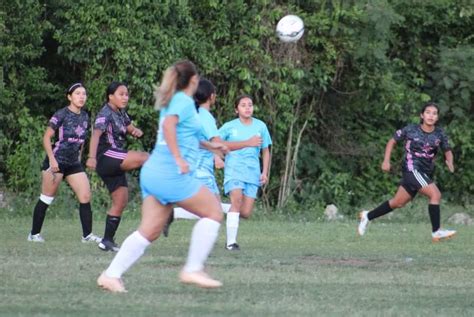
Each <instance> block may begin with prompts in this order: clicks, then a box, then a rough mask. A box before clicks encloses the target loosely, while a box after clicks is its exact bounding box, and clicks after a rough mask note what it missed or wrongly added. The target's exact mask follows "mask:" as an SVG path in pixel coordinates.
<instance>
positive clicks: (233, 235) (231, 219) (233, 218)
mask: <svg viewBox="0 0 474 317" xmlns="http://www.w3.org/2000/svg"><path fill="white" fill-rule="evenodd" d="M230 183H231V184H232V183H234V182H232V181H231V182H230ZM239 184H240V183H234V185H233V186H231V187H229V186H230V185H229V184H227V188H225V190H226V192H227V193H229V197H230V209H229V212H227V217H226V245H225V247H226V249H227V250H229V251H238V250H240V247H239V245H238V244H237V234H238V232H239V222H240V210H241V209H242V203H243V200H244V194H243V184H240V185H242V186H241V187H238V186H239ZM224 187H226V186H225V185H224Z"/></svg>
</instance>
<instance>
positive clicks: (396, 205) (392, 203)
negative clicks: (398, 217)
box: [389, 200, 406, 209]
mask: <svg viewBox="0 0 474 317" xmlns="http://www.w3.org/2000/svg"><path fill="white" fill-rule="evenodd" d="M389 205H390V207H391V208H392V209H398V208H402V207H404V206H405V205H406V202H405V201H398V200H391V201H390V202H389Z"/></svg>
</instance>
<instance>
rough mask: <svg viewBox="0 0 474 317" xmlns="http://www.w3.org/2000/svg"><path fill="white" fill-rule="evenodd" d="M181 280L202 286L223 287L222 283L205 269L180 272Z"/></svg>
mask: <svg viewBox="0 0 474 317" xmlns="http://www.w3.org/2000/svg"><path fill="white" fill-rule="evenodd" d="M179 280H180V281H181V283H185V284H194V285H197V286H199V287H202V288H217V287H221V286H222V283H221V282H219V281H218V280H215V279H213V278H211V277H210V276H209V275H207V274H206V273H205V272H204V271H198V272H185V271H181V273H179Z"/></svg>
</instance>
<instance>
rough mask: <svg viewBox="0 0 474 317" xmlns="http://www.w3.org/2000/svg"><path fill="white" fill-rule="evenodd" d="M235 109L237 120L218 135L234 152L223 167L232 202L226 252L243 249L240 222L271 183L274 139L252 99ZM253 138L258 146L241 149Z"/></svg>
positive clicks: (245, 97)
mask: <svg viewBox="0 0 474 317" xmlns="http://www.w3.org/2000/svg"><path fill="white" fill-rule="evenodd" d="M234 108H235V112H236V114H237V115H238V118H236V119H234V120H232V121H229V122H227V123H225V124H224V125H223V126H222V127H221V128H220V129H219V135H220V137H221V139H222V140H223V141H225V144H226V145H227V146H228V147H229V149H230V150H231V152H230V153H229V154H228V155H227V156H226V158H225V167H224V192H225V193H226V194H228V195H229V196H230V201H231V206H230V209H229V212H228V213H227V220H226V227H227V242H226V249H227V250H233V251H236V250H240V247H239V245H238V244H237V233H238V230H239V219H240V217H242V218H245V219H247V218H249V217H250V215H251V214H252V210H253V205H254V202H255V199H256V198H257V192H258V189H259V187H260V186H261V185H264V184H266V183H267V182H268V172H269V166H270V148H269V147H270V145H271V144H272V140H271V137H270V133H269V132H268V129H267V126H266V124H265V123H264V122H263V121H261V120H258V119H256V118H254V117H252V115H253V101H252V98H251V97H250V96H248V95H242V96H239V97H238V98H237V100H236V101H235V104H234ZM252 138H253V139H254V140H259V142H258V143H257V144H258V145H254V146H245V147H241V145H242V144H239V143H241V142H247V141H248V140H251V139H252ZM226 141H227V142H226ZM260 152H261V153H262V169H261V170H260V160H259V156H260Z"/></svg>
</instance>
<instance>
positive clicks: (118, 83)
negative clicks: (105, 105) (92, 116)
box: [105, 81, 128, 102]
mask: <svg viewBox="0 0 474 317" xmlns="http://www.w3.org/2000/svg"><path fill="white" fill-rule="evenodd" d="M120 86H125V87H127V89H128V86H127V84H126V83H124V82H121V81H113V82H111V83H110V85H108V86H107V89H106V90H105V100H106V102H109V95H113V94H115V92H116V91H117V89H118V88H119V87H120Z"/></svg>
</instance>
